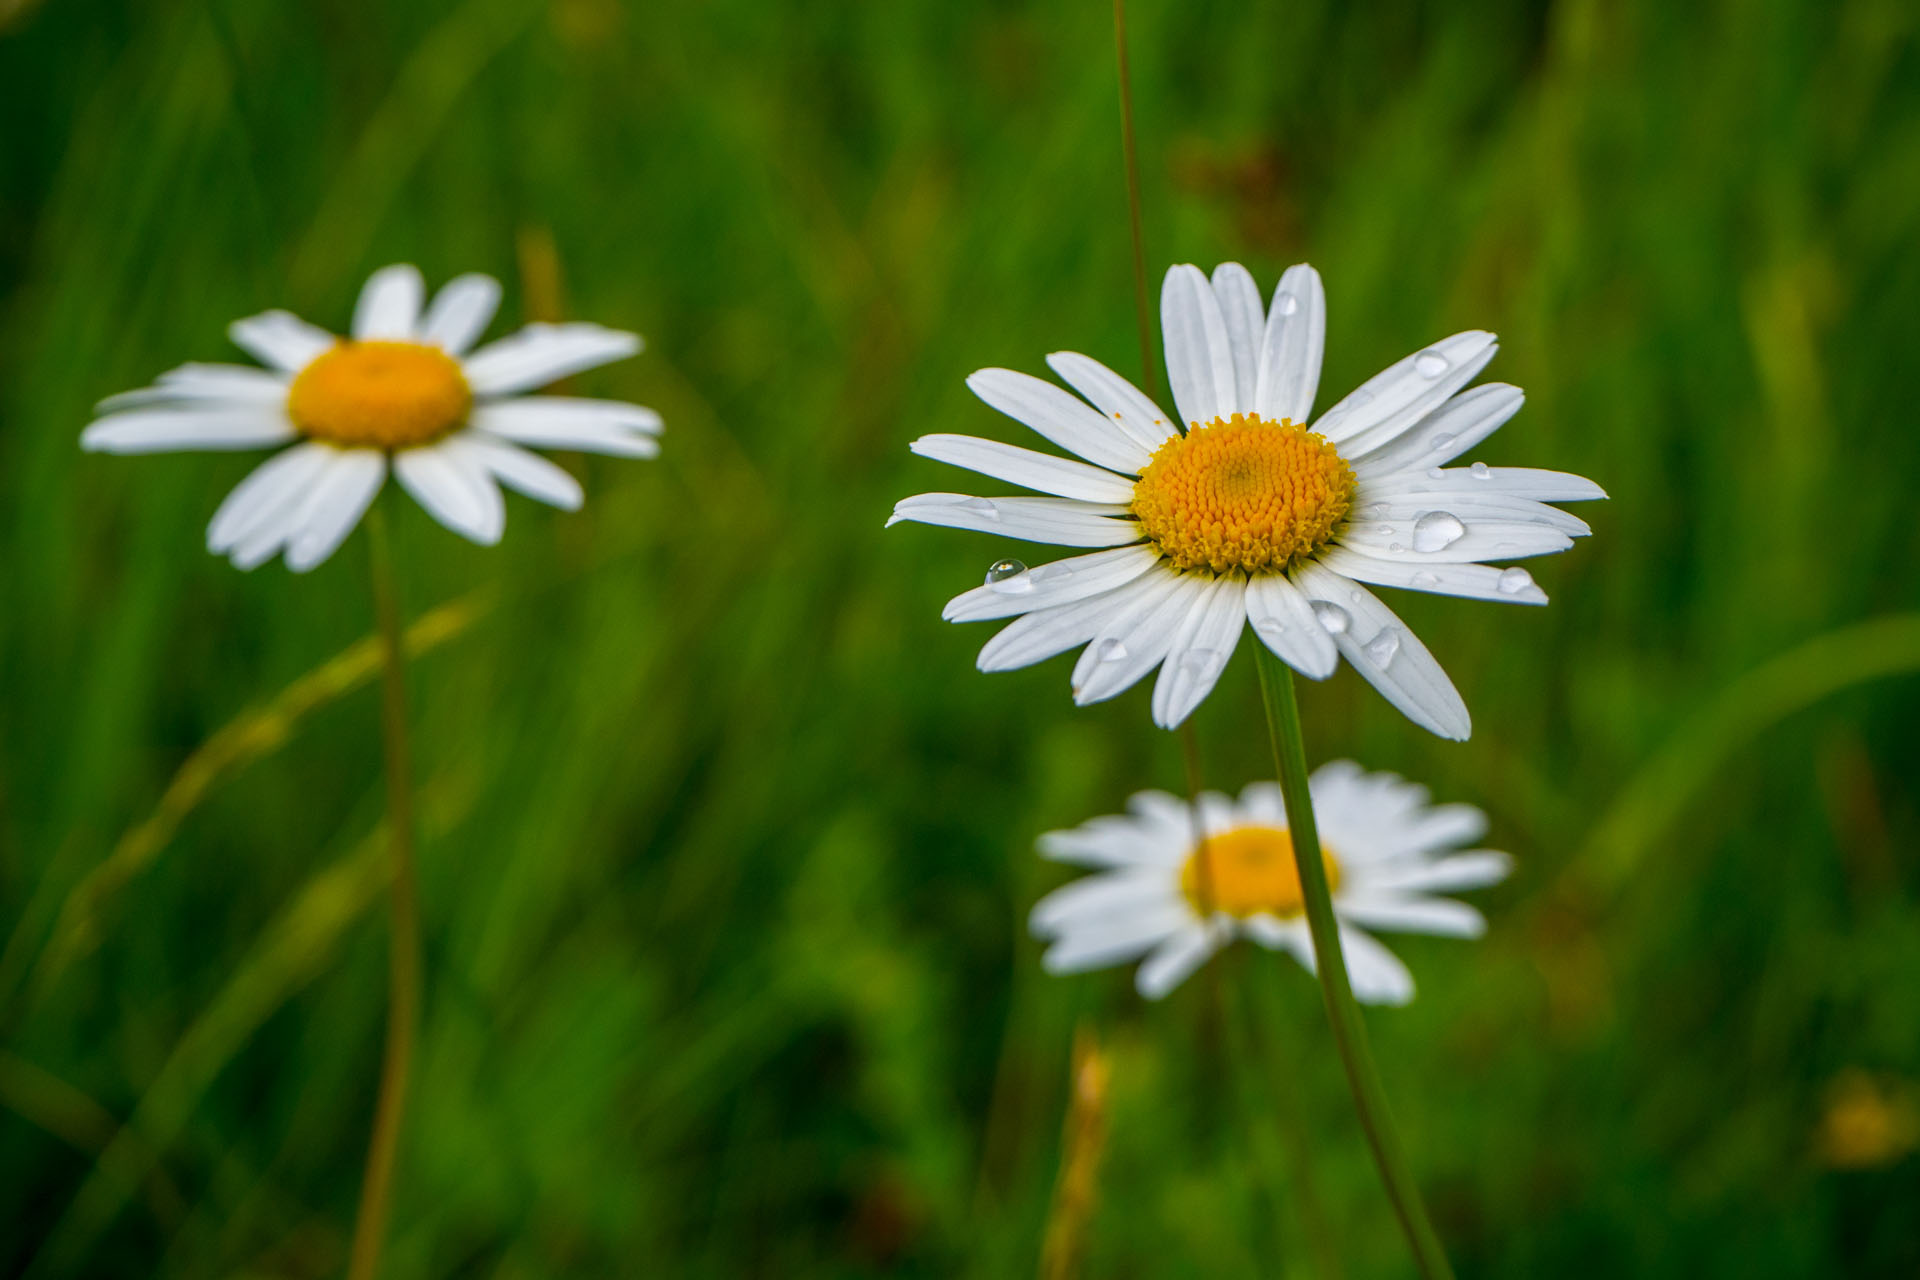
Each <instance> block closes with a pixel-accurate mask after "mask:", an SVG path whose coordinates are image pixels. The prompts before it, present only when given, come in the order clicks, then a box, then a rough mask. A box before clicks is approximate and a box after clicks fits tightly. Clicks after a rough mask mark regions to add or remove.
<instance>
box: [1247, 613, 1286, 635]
mask: <svg viewBox="0 0 1920 1280" xmlns="http://www.w3.org/2000/svg"><path fill="white" fill-rule="evenodd" d="M1253 629H1254V630H1255V631H1258V632H1259V633H1260V634H1261V635H1263V636H1266V637H1268V638H1269V639H1273V640H1278V639H1279V638H1280V637H1281V636H1284V635H1285V634H1287V624H1286V623H1284V622H1282V621H1280V619H1278V618H1262V619H1260V621H1258V622H1256V623H1254V624H1253Z"/></svg>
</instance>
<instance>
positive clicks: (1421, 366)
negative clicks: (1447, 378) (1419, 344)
mask: <svg viewBox="0 0 1920 1280" xmlns="http://www.w3.org/2000/svg"><path fill="white" fill-rule="evenodd" d="M1452 367H1453V362H1452V361H1450V360H1448V359H1447V358H1446V357H1445V356H1443V355H1441V354H1440V353H1439V352H1438V351H1433V350H1427V351H1422V352H1421V353H1420V354H1419V355H1417V356H1415V357H1414V358H1413V371H1414V372H1415V373H1417V374H1419V375H1420V376H1421V377H1423V378H1437V377H1439V376H1440V375H1441V374H1443V373H1445V372H1446V371H1447V370H1448V369H1450V368H1452Z"/></svg>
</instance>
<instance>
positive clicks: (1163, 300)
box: [1160, 265, 1235, 426]
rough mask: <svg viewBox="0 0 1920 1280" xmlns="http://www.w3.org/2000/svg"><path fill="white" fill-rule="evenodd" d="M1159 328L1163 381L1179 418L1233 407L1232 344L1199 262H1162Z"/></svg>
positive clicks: (1191, 420) (1194, 420)
mask: <svg viewBox="0 0 1920 1280" xmlns="http://www.w3.org/2000/svg"><path fill="white" fill-rule="evenodd" d="M1160 330H1161V334H1162V336H1163V338H1164V339H1165V341H1166V347H1167V382H1168V383H1169V384H1170V385H1171V386H1172V388H1173V403H1174V407H1175V408H1176V409H1178V410H1179V411H1180V418H1181V421H1183V422H1185V423H1188V424H1192V425H1199V426H1205V425H1206V424H1207V423H1208V422H1211V421H1212V420H1213V419H1214V418H1218V417H1225V416H1227V415H1229V414H1231V413H1232V412H1233V411H1234V398H1235V388H1234V377H1233V347H1232V344H1231V342H1230V341H1229V340H1228V338H1227V321H1226V317H1225V316H1223V315H1221V314H1220V302H1219V299H1217V298H1215V297H1214V295H1213V286H1212V285H1211V284H1209V283H1207V278H1206V276H1204V275H1202V274H1201V272H1200V268H1198V267H1196V266H1191V265H1182V266H1176V267H1169V268H1167V278H1166V280H1165V282H1164V283H1163V284H1162V285H1161V286H1160Z"/></svg>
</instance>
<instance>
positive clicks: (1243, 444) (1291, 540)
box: [1133, 413, 1354, 573]
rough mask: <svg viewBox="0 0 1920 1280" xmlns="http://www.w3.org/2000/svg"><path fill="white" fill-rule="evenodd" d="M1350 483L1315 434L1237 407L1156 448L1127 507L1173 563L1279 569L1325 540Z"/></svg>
mask: <svg viewBox="0 0 1920 1280" xmlns="http://www.w3.org/2000/svg"><path fill="white" fill-rule="evenodd" d="M1353 484H1354V482H1353V468H1352V467H1349V466H1348V465H1347V461H1346V459H1345V458H1342V457H1341V456H1340V451H1339V450H1338V449H1336V448H1334V447H1333V445H1332V444H1330V443H1328V442H1327V441H1326V440H1325V439H1324V438H1323V437H1321V436H1319V435H1317V434H1315V433H1314V432H1311V431H1309V430H1307V429H1306V428H1305V427H1302V426H1297V425H1295V424H1294V423H1293V422H1291V421H1289V420H1287V419H1285V418H1282V419H1281V420H1280V421H1278V422H1273V421H1270V420H1269V419H1266V418H1260V417H1255V416H1254V415H1253V414H1247V413H1236V414H1234V415H1233V416H1232V417H1231V418H1215V419H1214V420H1213V421H1212V422H1210V423H1208V424H1206V425H1205V426H1195V427H1194V428H1193V429H1192V430H1191V431H1189V432H1187V434H1185V435H1183V436H1174V437H1173V438H1172V439H1170V440H1168V441H1167V442H1166V443H1165V444H1163V445H1161V446H1160V447H1159V449H1157V450H1155V451H1154V455H1153V460H1152V461H1151V462H1149V463H1148V464H1147V469H1146V470H1145V471H1143V472H1142V473H1141V474H1140V481H1139V483H1138V484H1136V485H1135V486H1134V489H1133V513H1134V515H1136V516H1138V517H1139V519H1140V531H1141V532H1142V533H1144V534H1145V535H1146V536H1147V538H1148V539H1149V540H1151V541H1152V542H1153V544H1154V545H1155V546H1156V547H1158V548H1159V549H1160V554H1161V555H1163V556H1165V557H1166V558H1167V559H1168V560H1170V561H1172V562H1173V565H1174V567H1175V568H1178V569H1186V570H1194V571H1197V570H1202V569H1210V570H1212V571H1213V572H1215V573H1225V572H1226V571H1227V570H1229V569H1245V570H1246V571H1247V572H1248V573H1261V572H1278V571H1280V570H1283V569H1285V568H1286V567H1287V566H1288V565H1290V564H1292V563H1293V562H1294V561H1296V560H1299V559H1302V558H1304V557H1306V556H1310V555H1312V554H1313V553H1314V552H1315V551H1317V550H1319V549H1320V548H1321V547H1322V546H1324V545H1326V542H1327V540H1328V539H1329V538H1331V537H1332V536H1333V531H1334V529H1335V528H1336V527H1337V526H1338V525H1339V523H1340V522H1341V521H1342V520H1344V519H1345V518H1346V515H1347V508H1348V506H1349V505H1351V503H1352V501H1353Z"/></svg>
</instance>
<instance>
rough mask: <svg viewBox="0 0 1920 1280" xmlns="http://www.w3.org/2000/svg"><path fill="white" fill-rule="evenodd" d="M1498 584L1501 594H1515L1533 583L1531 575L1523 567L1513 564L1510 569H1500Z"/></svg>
mask: <svg viewBox="0 0 1920 1280" xmlns="http://www.w3.org/2000/svg"><path fill="white" fill-rule="evenodd" d="M1498 585H1499V587H1500V591H1501V594H1503V595H1509V596H1517V595H1519V594H1520V593H1521V592H1522V591H1525V590H1526V589H1527V588H1528V587H1530V586H1532V585H1533V575H1532V574H1530V573H1528V572H1527V571H1526V570H1525V569H1522V568H1521V567H1520V566H1519V565H1515V566H1514V567H1513V568H1511V569H1502V570H1501V571H1500V578H1499V584H1498Z"/></svg>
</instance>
